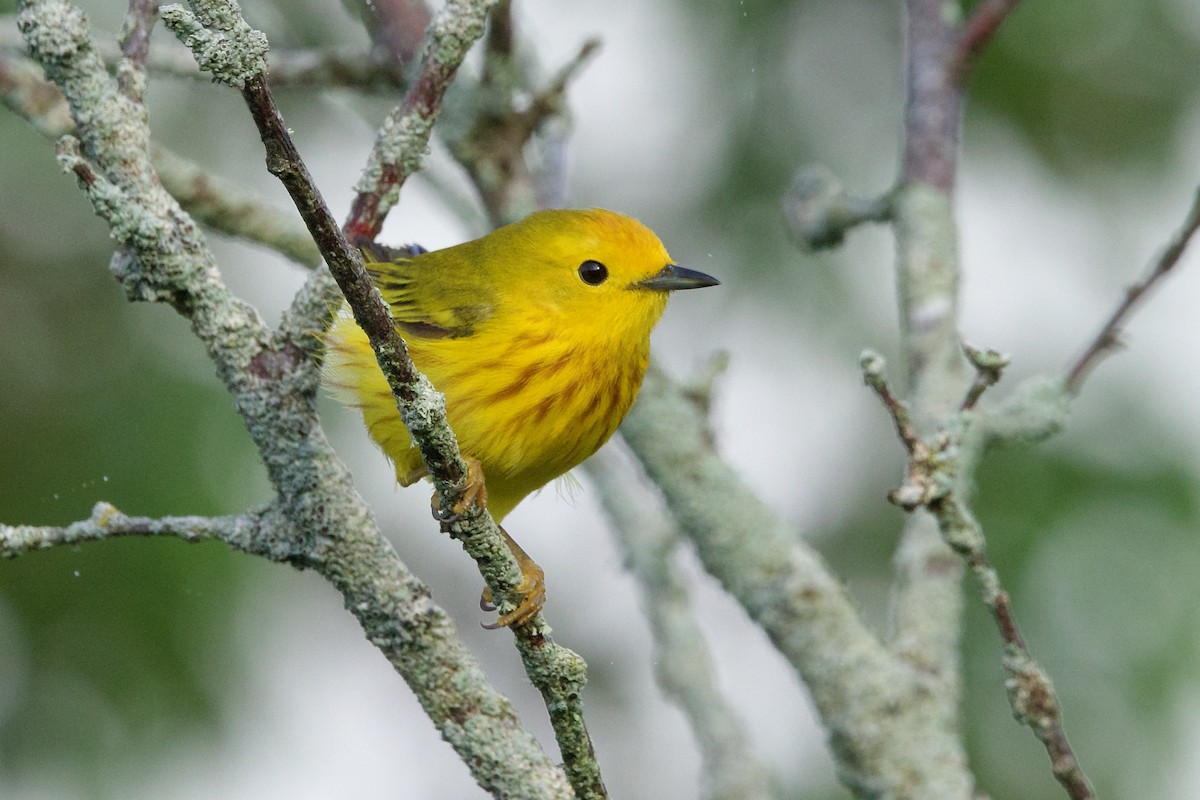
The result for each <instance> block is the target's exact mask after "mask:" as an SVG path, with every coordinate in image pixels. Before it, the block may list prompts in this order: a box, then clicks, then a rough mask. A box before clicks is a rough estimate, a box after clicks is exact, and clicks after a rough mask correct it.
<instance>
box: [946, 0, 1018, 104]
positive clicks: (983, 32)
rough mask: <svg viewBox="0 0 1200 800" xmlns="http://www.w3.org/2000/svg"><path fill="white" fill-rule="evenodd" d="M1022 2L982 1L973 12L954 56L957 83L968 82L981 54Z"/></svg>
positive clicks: (1015, 0)
mask: <svg viewBox="0 0 1200 800" xmlns="http://www.w3.org/2000/svg"><path fill="white" fill-rule="evenodd" d="M1020 2H1021V0H982V2H981V3H979V5H977V6H975V8H974V9H973V10H972V11H971V15H970V16H969V17H967V21H966V22H965V23H964V24H963V28H962V33H961V35H960V36H959V39H958V47H957V48H956V50H955V53H954V56H953V62H952V64H953V67H952V74H953V75H954V78H955V82H956V83H958V84H960V85H961V84H962V83H963V81H965V80H966V77H967V74H968V73H969V72H970V71H971V68H972V67H973V66H975V60H976V59H977V58H978V57H979V54H980V53H981V52H983V49H984V48H985V47H987V46H988V43H989V42H991V41H992V37H994V36H995V35H996V31H998V30H999V29H1000V26H1001V25H1002V24H1003V23H1004V20H1006V19H1008V16H1009V15H1010V14H1011V13H1012V12H1013V11H1015V10H1016V8H1017V6H1018V5H1019V4H1020Z"/></svg>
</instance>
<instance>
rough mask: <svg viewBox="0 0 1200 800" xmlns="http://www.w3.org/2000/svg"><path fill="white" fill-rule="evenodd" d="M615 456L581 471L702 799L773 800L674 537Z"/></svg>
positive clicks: (611, 451) (598, 458) (654, 502)
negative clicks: (688, 732)
mask: <svg viewBox="0 0 1200 800" xmlns="http://www.w3.org/2000/svg"><path fill="white" fill-rule="evenodd" d="M618 451H619V448H616V447H614V446H612V445H610V446H609V447H606V448H604V449H603V450H601V451H600V452H599V453H597V454H596V455H595V456H593V457H592V458H589V459H588V460H587V461H585V462H584V464H583V468H584V471H585V472H586V473H587V476H588V477H589V478H590V479H591V481H592V483H594V484H595V485H596V488H597V490H598V493H599V497H600V503H601V505H602V506H603V507H604V513H605V515H606V516H607V517H608V519H609V522H610V523H611V524H612V528H613V531H614V532H615V533H616V535H617V542H618V544H619V545H620V547H621V550H622V552H623V555H624V559H625V566H626V568H627V569H628V570H629V571H630V572H631V573H632V574H633V576H634V578H635V579H636V580H637V583H638V587H639V588H640V589H641V592H642V608H643V610H644V611H645V613H646V616H647V618H648V619H649V621H650V631H651V638H652V639H653V641H654V653H653V655H652V658H653V662H654V667H655V675H656V676H657V678H658V683H659V685H660V686H661V687H662V689H663V693H664V694H665V695H666V696H667V697H668V698H669V699H670V700H671V701H673V702H674V703H675V705H677V706H678V707H679V708H680V710H681V711H683V713H684V716H685V717H687V720H688V723H689V725H690V727H691V729H692V733H693V735H694V736H695V737H696V740H697V742H698V743H699V745H700V763H701V765H702V767H703V769H704V780H703V781H702V785H703V786H704V787H705V789H706V792H705V794H706V797H707V798H708V800H770V798H773V797H775V791H774V786H773V785H772V781H771V778H770V775H769V773H768V772H767V769H766V767H765V766H764V765H763V764H762V763H761V762H760V761H759V760H758V759H757V758H755V756H754V755H753V753H752V752H751V751H750V747H749V744H748V743H747V742H746V734H745V731H744V729H743V726H742V722H741V720H739V719H738V717H737V714H736V713H735V710H734V709H733V708H731V707H730V705H729V702H728V700H727V699H726V698H725V697H724V696H723V695H722V694H721V691H720V687H719V686H718V685H717V678H716V675H715V671H714V666H713V663H712V656H711V654H710V653H709V650H708V647H707V646H706V645H705V642H704V634H703V633H702V632H701V630H700V627H699V626H698V625H697V624H696V620H695V617H694V608H693V606H692V604H691V600H690V598H689V597H688V586H687V582H686V580H685V579H684V578H683V576H682V575H681V574H680V572H679V570H678V569H677V568H676V567H675V565H674V564H673V563H672V556H674V554H675V553H676V551H677V550H678V548H679V544H680V537H679V531H678V530H677V528H676V527H675V525H674V524H673V523H672V522H671V521H670V520H669V519H667V518H666V516H665V515H664V513H663V510H662V508H661V503H660V502H658V498H656V497H655V496H654V494H653V492H652V491H651V490H650V489H649V487H648V486H646V485H644V484H643V483H641V482H635V481H634V480H630V476H631V473H632V471H633V470H634V469H636V466H635V465H634V464H633V463H632V462H631V460H630V458H631V457H630V455H629V454H628V453H622V456H623V458H622V457H619V456H618V455H617V452H618ZM622 462H625V463H622Z"/></svg>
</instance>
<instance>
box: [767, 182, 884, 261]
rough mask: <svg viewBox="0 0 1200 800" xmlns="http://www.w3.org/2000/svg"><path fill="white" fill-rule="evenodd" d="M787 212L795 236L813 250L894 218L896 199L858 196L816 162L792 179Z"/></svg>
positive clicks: (785, 199)
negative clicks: (867, 226) (894, 201)
mask: <svg viewBox="0 0 1200 800" xmlns="http://www.w3.org/2000/svg"><path fill="white" fill-rule="evenodd" d="M783 215H784V219H786V220H787V223H788V228H789V230H790V231H791V234H792V239H793V240H794V241H795V242H796V244H797V245H798V246H799V247H800V248H801V249H802V250H804V251H805V252H809V253H811V252H815V251H817V250H824V249H827V248H832V247H837V246H839V245H841V244H842V242H843V241H845V239H846V233H847V232H848V231H849V230H850V229H851V228H855V227H857V226H859V225H862V224H863V223H866V222H887V221H888V220H890V219H891V216H892V198H891V196H890V195H886V194H885V195H883V196H882V197H875V198H862V197H855V196H854V195H851V194H848V193H847V192H846V190H845V189H843V188H842V184H841V183H840V182H839V181H838V179H837V177H836V176H835V175H834V174H833V173H832V172H831V171H830V170H829V168H827V167H825V166H823V165H821V164H812V165H809V166H807V167H803V168H802V169H801V170H800V171H799V172H797V173H796V176H795V177H794V178H793V179H792V185H791V187H790V188H789V189H788V191H787V193H786V194H785V195H784V197H783Z"/></svg>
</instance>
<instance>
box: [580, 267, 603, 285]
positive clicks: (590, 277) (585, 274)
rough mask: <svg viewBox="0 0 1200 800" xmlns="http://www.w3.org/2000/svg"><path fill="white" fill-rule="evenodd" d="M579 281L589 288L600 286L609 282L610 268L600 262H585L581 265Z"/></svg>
mask: <svg viewBox="0 0 1200 800" xmlns="http://www.w3.org/2000/svg"><path fill="white" fill-rule="evenodd" d="M579 279H580V280H582V281H583V282H584V283H586V284H587V285H588V286H599V285H600V284H602V283H604V282H605V281H606V280H608V267H606V266H604V265H603V264H601V263H600V262H599V261H585V262H583V263H582V264H580V265H579Z"/></svg>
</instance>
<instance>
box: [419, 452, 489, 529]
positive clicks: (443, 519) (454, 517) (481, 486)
mask: <svg viewBox="0 0 1200 800" xmlns="http://www.w3.org/2000/svg"><path fill="white" fill-rule="evenodd" d="M463 461H465V462H466V464H467V480H466V484H467V485H466V486H465V487H464V488H463V494H462V497H461V498H459V500H458V502H457V503H455V504H454V505H453V506H451V507H450V508H449V509H448V510H447V509H443V508H442V507H441V503H440V502H439V500H440V498H439V496H438V493H437V492H434V493H433V498H432V499H431V500H430V505H431V506H432V507H433V518H434V519H436V520H437V521H438V522H440V523H442V524H443V525H450V524H453V523H455V522H458V521H459V520H460V519H462V518H463V517H464V516H465V515H466V513H467V512H468V511H469V510H470V509H471V507H472V506H474V507H475V508H478V509H483V507H484V506H486V505H487V484H486V483H484V480H483V465H482V464H480V463H479V459H477V458H471V457H470V456H463Z"/></svg>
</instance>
